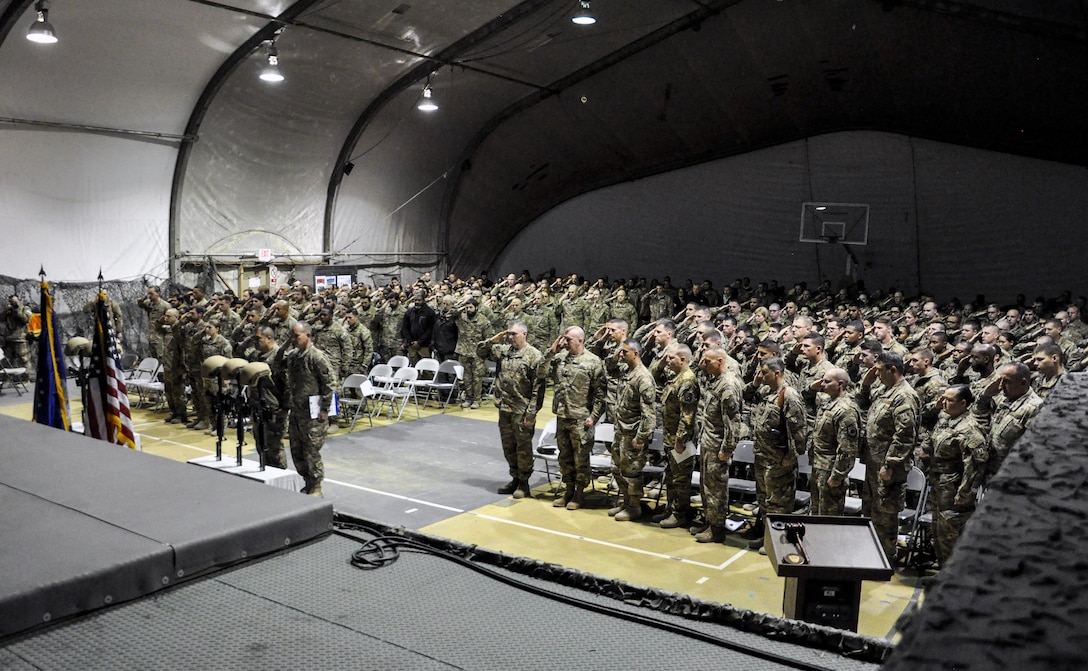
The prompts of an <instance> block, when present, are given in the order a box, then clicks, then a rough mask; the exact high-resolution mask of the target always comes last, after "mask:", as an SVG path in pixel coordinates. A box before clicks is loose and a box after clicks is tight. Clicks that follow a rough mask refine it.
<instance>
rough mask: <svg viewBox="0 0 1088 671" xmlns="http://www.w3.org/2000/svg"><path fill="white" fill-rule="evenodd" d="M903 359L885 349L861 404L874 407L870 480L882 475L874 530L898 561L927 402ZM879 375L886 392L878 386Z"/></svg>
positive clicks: (864, 384)
mask: <svg viewBox="0 0 1088 671" xmlns="http://www.w3.org/2000/svg"><path fill="white" fill-rule="evenodd" d="M905 366H906V365H905V364H904V363H903V357H901V356H899V355H898V354H896V353H895V352H884V353H883V354H881V355H880V360H879V361H878V362H877V364H876V365H875V366H873V367H872V368H871V369H870V370H869V372H867V373H866V374H865V377H864V378H862V381H861V391H860V392H859V394H858V405H859V406H860V407H861V408H863V409H864V408H868V411H869V415H868V418H867V421H866V426H865V438H866V445H865V453H864V458H863V459H864V461H865V468H866V484H869V481H870V478H869V473H870V472H872V473H875V474H876V482H875V483H873V484H870V485H869V486H874V485H875V489H873V490H872V494H871V496H872V512H871V517H872V520H873V528H874V529H875V530H876V535H877V538H879V539H880V545H881V546H882V547H883V548H884V553H885V554H886V555H887V556H888V561H889V562H891V563H892V564H894V563H895V554H896V536H897V535H898V533H899V513H900V511H902V510H903V507H904V506H905V505H906V495H907V475H908V474H909V473H910V469H911V468H912V467H913V466H914V448H915V447H916V446H917V441H918V414H919V411H920V409H921V401H920V400H919V399H918V394H916V393H915V392H914V389H913V388H912V387H911V386H910V383H909V382H907V380H906V378H904V377H903V373H904V369H905ZM877 378H879V379H880V383H881V385H883V390H873V388H872V386H873V382H874V381H875V380H876V379H877Z"/></svg>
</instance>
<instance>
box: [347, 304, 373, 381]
mask: <svg viewBox="0 0 1088 671" xmlns="http://www.w3.org/2000/svg"><path fill="white" fill-rule="evenodd" d="M344 331H345V332H346V333H347V334H348V340H349V341H350V344H351V361H350V362H349V363H348V365H347V374H348V375H350V374H352V373H366V372H367V370H369V369H370V360H371V359H372V358H373V355H374V340H373V336H372V335H371V333H370V327H369V326H367V325H366V324H365V323H364V322H363V319H362V318H361V317H360V315H359V310H358V308H351V309H349V310H348V311H347V314H346V315H344Z"/></svg>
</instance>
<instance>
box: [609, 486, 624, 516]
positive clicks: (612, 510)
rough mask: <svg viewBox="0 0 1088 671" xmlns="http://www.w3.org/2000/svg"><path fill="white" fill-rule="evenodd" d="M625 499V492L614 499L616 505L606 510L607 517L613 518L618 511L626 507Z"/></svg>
mask: <svg viewBox="0 0 1088 671" xmlns="http://www.w3.org/2000/svg"><path fill="white" fill-rule="evenodd" d="M627 499H628V496H627V493H626V492H624V493H622V494H620V496H619V498H618V499H616V505H615V506H613V507H612V508H609V509H608V516H609V517H615V516H616V515H619V514H620V511H621V510H623V509H624V508H626V507H627Z"/></svg>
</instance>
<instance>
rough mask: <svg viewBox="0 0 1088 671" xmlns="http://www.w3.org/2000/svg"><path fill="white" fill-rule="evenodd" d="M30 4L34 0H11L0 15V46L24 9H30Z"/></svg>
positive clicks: (24, 11) (23, 12)
mask: <svg viewBox="0 0 1088 671" xmlns="http://www.w3.org/2000/svg"><path fill="white" fill-rule="evenodd" d="M32 4H34V0H13V1H12V3H11V4H10V5H8V8H7V9H5V10H4V13H3V14H2V15H0V46H2V45H3V44H4V40H6V39H8V33H10V32H11V29H12V28H13V27H14V26H15V22H16V21H18V20H19V17H21V16H22V15H23V14H25V13H26V10H28V9H30V6H31V5H32Z"/></svg>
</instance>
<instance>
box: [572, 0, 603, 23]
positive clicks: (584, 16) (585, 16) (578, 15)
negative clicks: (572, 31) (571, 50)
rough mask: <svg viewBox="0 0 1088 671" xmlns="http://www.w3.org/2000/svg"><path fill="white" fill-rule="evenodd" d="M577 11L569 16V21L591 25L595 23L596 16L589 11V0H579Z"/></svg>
mask: <svg viewBox="0 0 1088 671" xmlns="http://www.w3.org/2000/svg"><path fill="white" fill-rule="evenodd" d="M578 4H579V8H578V11H577V12H575V13H574V16H573V17H571V21H572V22H574V23H576V24H578V25H579V26H592V25H593V24H594V23H597V17H596V16H593V12H591V11H589V0H579V2H578Z"/></svg>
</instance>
